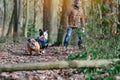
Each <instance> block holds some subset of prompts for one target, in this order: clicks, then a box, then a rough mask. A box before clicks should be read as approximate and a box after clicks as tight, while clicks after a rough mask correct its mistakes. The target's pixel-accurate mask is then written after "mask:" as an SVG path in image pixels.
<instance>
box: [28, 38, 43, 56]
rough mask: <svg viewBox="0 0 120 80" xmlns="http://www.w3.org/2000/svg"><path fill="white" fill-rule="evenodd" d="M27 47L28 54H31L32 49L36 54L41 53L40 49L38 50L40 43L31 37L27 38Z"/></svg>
mask: <svg viewBox="0 0 120 80" xmlns="http://www.w3.org/2000/svg"><path fill="white" fill-rule="evenodd" d="M27 49H28V51H29V53H30V54H32V52H33V51H34V52H36V53H37V54H42V51H41V50H40V44H39V43H38V42H37V41H36V40H35V39H33V38H31V39H28V42H27Z"/></svg>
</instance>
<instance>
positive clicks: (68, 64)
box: [0, 59, 120, 72]
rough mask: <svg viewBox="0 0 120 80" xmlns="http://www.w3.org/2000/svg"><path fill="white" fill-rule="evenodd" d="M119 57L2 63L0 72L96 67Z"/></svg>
mask: <svg viewBox="0 0 120 80" xmlns="http://www.w3.org/2000/svg"><path fill="white" fill-rule="evenodd" d="M118 61H120V60H119V59H113V60H112V59H110V60H73V61H56V62H41V63H22V64H2V65H0V72H13V71H32V70H52V69H62V68H68V69H69V68H88V67H89V68H96V67H102V66H104V65H106V64H111V63H112V62H118Z"/></svg>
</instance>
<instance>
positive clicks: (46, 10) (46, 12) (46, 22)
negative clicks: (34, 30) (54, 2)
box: [43, 0, 51, 32]
mask: <svg viewBox="0 0 120 80" xmlns="http://www.w3.org/2000/svg"><path fill="white" fill-rule="evenodd" d="M50 6H51V0H44V4H43V26H44V27H43V29H44V30H50V8H51V7H50ZM48 32H49V31H48Z"/></svg>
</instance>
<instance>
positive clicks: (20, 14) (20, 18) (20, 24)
mask: <svg viewBox="0 0 120 80" xmlns="http://www.w3.org/2000/svg"><path fill="white" fill-rule="evenodd" d="M18 1H19V3H18V4H19V8H18V35H19V36H20V35H23V34H22V33H23V31H22V28H23V0H18Z"/></svg>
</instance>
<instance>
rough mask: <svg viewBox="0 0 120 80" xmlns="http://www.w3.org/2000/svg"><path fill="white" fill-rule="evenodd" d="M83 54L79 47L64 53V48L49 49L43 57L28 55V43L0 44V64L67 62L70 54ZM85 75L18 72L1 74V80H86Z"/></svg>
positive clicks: (65, 71) (68, 71)
mask: <svg viewBox="0 0 120 80" xmlns="http://www.w3.org/2000/svg"><path fill="white" fill-rule="evenodd" d="M76 52H81V50H79V49H78V47H77V46H71V47H69V49H68V51H67V52H66V51H64V50H63V47H62V46H61V47H48V48H47V49H45V53H44V54H42V55H35V54H33V55H28V53H27V52H26V42H22V43H20V44H17V45H14V44H12V43H0V64H18V63H30V62H48V61H61V60H66V58H67V57H68V54H75V53H76ZM84 79H85V75H83V74H82V73H79V72H78V71H77V70H76V69H58V70H37V71H16V72H11V73H9V72H3V73H0V80H84Z"/></svg>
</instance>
